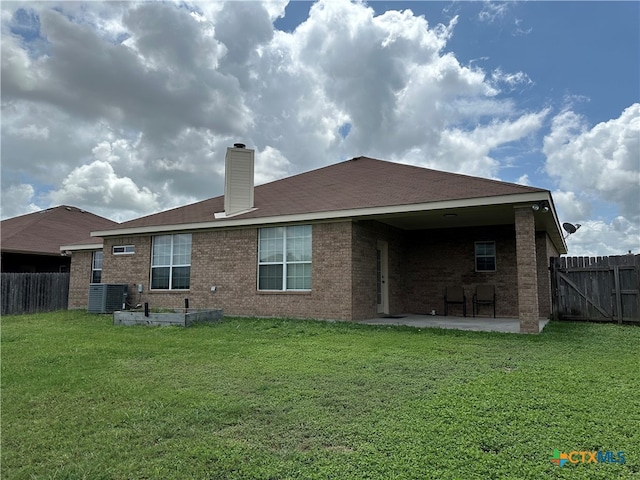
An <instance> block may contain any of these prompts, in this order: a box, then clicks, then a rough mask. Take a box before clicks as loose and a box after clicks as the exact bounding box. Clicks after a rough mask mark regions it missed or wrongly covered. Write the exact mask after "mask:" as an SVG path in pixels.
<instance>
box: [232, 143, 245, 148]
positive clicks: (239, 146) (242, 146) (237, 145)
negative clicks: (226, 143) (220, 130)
mask: <svg viewBox="0 0 640 480" xmlns="http://www.w3.org/2000/svg"><path fill="white" fill-rule="evenodd" d="M245 147H246V145H245V144H244V143H234V144H233V148H245Z"/></svg>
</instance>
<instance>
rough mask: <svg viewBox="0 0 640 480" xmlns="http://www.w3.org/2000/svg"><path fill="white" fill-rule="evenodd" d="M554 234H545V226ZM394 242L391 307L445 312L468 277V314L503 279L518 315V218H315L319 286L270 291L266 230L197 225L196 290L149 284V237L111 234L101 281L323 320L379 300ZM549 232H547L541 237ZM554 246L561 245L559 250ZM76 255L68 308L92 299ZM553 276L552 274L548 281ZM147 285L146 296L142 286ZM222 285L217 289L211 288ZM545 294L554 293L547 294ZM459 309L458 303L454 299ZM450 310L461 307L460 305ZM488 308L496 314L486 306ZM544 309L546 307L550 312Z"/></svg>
mask: <svg viewBox="0 0 640 480" xmlns="http://www.w3.org/2000/svg"><path fill="white" fill-rule="evenodd" d="M544 237H546V235H544ZM378 240H384V241H386V242H388V246H389V256H388V265H389V272H388V273H389V275H388V285H389V312H390V313H391V314H401V313H417V314H427V313H429V312H430V311H431V310H436V311H437V312H438V314H442V313H443V299H444V289H445V287H446V286H449V285H451V286H455V285H462V286H463V287H464V289H465V293H466V295H467V309H468V315H471V298H472V296H473V292H474V290H475V287H476V286H477V285H479V284H483V283H488V284H492V285H495V286H496V293H497V314H498V316H508V317H517V316H518V288H517V285H518V278H517V267H516V241H515V229H514V225H505V226H496V227H482V228H479V227H474V228H457V229H442V230H421V231H402V230H398V229H396V228H393V227H390V226H388V225H385V224H382V223H379V222H373V221H360V222H353V223H351V222H348V221H346V222H334V223H319V224H315V225H314V226H313V237H312V245H313V246H312V249H313V258H312V262H313V263H312V265H313V266H312V290H311V292H290V293H287V292H277V293H267V292H258V290H257V250H258V230H257V229H256V228H247V229H228V230H213V231H208V232H195V233H193V234H192V255H191V262H192V264H191V288H190V289H189V291H151V292H150V291H149V281H150V264H151V237H150V236H131V237H123V238H106V239H105V240H104V258H103V271H102V281H103V282H104V283H128V284H129V291H130V297H129V302H130V303H132V304H135V303H138V302H141V303H144V302H149V304H150V306H151V307H152V308H153V307H182V306H184V299H185V298H189V304H190V306H191V307H193V308H223V309H224V311H225V314H227V315H248V316H275V317H294V318H323V319H339V320H350V319H365V318H374V317H376V316H377V315H378V313H377V306H376V303H377V302H376V248H377V241H378ZM543 240H544V241H543ZM475 241H495V242H496V253H497V257H496V264H497V271H496V272H475V245H474V242H475ZM536 243H537V244H538V245H536V246H537V247H538V249H537V251H538V253H537V255H538V257H540V258H544V257H546V256H549V251H550V248H551V249H553V246H552V244H551V243H550V242H549V241H548V239H545V238H543V236H542V235H540V234H539V236H538V241H537V242H536ZM114 245H135V254H133V255H113V254H112V251H113V246H114ZM552 253H555V250H553V252H552ZM72 259H73V260H72V264H71V290H70V294H69V306H70V308H86V305H87V294H88V286H89V282H90V277H91V252H75V253H74V254H73V257H72ZM538 263H539V265H540V266H539V269H538V270H539V272H543V271H544V272H545V275H544V276H543V275H539V280H538V287H539V290H540V293H541V300H540V311H541V312H543V311H546V309H547V308H550V307H548V306H547V305H550V300H547V298H550V297H549V296H548V295H550V292H549V286H548V285H549V284H548V276H549V274H548V270H545V269H546V265H548V260H547V261H546V263H543V262H542V261H541V260H540V261H538ZM545 282H546V283H545ZM138 283H141V284H142V285H143V286H144V292H143V294H142V295H141V296H138V294H137V291H136V285H137V284H138ZM212 286H216V289H217V290H216V292H211V287H212ZM545 295H546V297H545ZM452 308H454V307H452ZM452 313H454V314H456V313H458V312H457V311H456V310H453V311H452ZM480 313H481V314H482V315H488V314H490V313H491V312H490V309H489V308H488V307H484V309H483V310H482V311H481V312H480ZM547 314H548V313H545V314H544V315H547Z"/></svg>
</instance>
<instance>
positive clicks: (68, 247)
mask: <svg viewBox="0 0 640 480" xmlns="http://www.w3.org/2000/svg"><path fill="white" fill-rule="evenodd" d="M80 250H102V243H84V244H80V245H61V246H60V251H61V252H64V251H70V252H75V251H80Z"/></svg>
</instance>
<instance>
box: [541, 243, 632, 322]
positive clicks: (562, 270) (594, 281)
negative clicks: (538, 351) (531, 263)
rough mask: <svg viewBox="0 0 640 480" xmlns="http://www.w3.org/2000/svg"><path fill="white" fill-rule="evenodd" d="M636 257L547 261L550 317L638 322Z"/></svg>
mask: <svg viewBox="0 0 640 480" xmlns="http://www.w3.org/2000/svg"><path fill="white" fill-rule="evenodd" d="M639 272H640V255H621V256H612V257H560V258H552V259H551V289H552V293H553V295H552V296H553V313H554V318H558V319H561V320H595V321H617V322H618V323H622V322H639V323H640V275H639Z"/></svg>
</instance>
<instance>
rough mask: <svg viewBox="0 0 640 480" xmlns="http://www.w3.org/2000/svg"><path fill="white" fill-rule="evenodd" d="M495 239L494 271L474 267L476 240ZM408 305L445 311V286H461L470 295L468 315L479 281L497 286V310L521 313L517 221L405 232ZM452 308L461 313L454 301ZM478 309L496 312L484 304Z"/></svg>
mask: <svg viewBox="0 0 640 480" xmlns="http://www.w3.org/2000/svg"><path fill="white" fill-rule="evenodd" d="M476 241H494V242H495V244H496V271H495V272H476V271H475V242H476ZM406 245H407V250H406V257H405V262H404V265H403V269H404V272H405V305H406V309H407V312H411V313H417V314H428V313H430V312H431V310H435V311H436V312H437V314H438V315H442V314H443V313H444V291H445V287H447V286H462V287H463V288H464V291H465V294H466V297H467V315H471V314H472V303H471V302H472V298H473V293H474V292H475V288H476V286H477V285H480V284H491V285H494V286H495V287H496V314H497V316H504V317H514V316H517V315H518V309H517V303H518V291H517V283H516V278H517V272H516V260H515V239H514V229H513V225H505V226H496V227H473V228H451V229H441V230H420V231H415V232H407V242H406ZM449 313H450V314H452V315H462V307H461V306H450V311H449ZM479 314H480V315H483V316H484V315H493V311H492V310H491V308H490V307H482V309H481V310H480V312H479Z"/></svg>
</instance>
